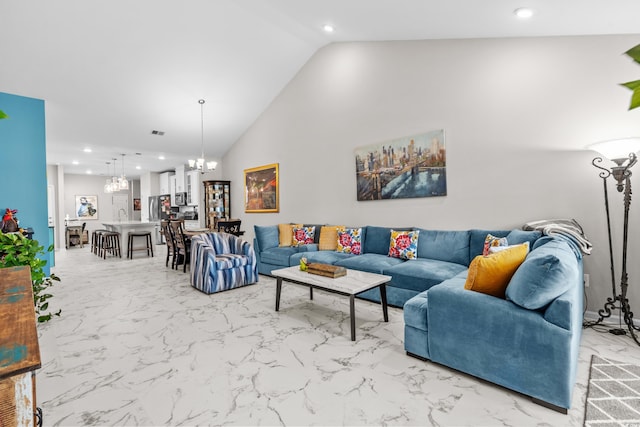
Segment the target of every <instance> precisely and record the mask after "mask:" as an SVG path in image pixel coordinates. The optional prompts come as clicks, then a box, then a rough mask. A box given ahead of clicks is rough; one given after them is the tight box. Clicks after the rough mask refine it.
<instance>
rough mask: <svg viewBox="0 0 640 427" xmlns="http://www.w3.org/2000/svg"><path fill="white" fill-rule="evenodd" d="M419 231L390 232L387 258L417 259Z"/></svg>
mask: <svg viewBox="0 0 640 427" xmlns="http://www.w3.org/2000/svg"><path fill="white" fill-rule="evenodd" d="M419 233H420V231H419V230H415V231H395V230H391V241H390V243H389V256H390V257H393V258H401V259H416V258H418V235H419Z"/></svg>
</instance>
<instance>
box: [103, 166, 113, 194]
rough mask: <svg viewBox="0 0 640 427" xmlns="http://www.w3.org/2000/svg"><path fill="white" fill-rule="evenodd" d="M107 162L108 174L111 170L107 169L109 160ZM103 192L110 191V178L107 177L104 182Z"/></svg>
mask: <svg viewBox="0 0 640 427" xmlns="http://www.w3.org/2000/svg"><path fill="white" fill-rule="evenodd" d="M106 163H107V176H109V174H110V173H111V171H110V170H109V165H110V164H111V162H106ZM104 192H105V193H111V192H112V191H111V178H107V182H106V183H105V184H104Z"/></svg>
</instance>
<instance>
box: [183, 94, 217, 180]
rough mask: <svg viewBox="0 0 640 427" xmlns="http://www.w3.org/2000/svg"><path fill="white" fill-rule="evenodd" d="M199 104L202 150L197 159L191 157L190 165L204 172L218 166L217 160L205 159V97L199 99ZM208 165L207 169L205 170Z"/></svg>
mask: <svg viewBox="0 0 640 427" xmlns="http://www.w3.org/2000/svg"><path fill="white" fill-rule="evenodd" d="M198 104H200V144H201V147H200V149H201V151H200V157H199V158H197V159H196V160H193V159H189V167H190V168H191V169H196V170H199V171H200V172H202V173H205V171H206V170H209V171H212V170H214V169H215V168H216V166H218V163H217V162H214V161H209V162H207V161H205V159H204V99H199V100H198ZM205 166H206V170H205Z"/></svg>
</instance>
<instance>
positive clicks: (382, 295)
mask: <svg viewBox="0 0 640 427" xmlns="http://www.w3.org/2000/svg"><path fill="white" fill-rule="evenodd" d="M380 302H381V304H382V314H383V315H384V321H385V322H388V321H389V312H388V310H387V286H386V285H385V284H384V283H383V284H382V285H380Z"/></svg>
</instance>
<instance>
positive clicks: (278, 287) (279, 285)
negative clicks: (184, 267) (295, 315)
mask: <svg viewBox="0 0 640 427" xmlns="http://www.w3.org/2000/svg"><path fill="white" fill-rule="evenodd" d="M281 291H282V277H278V278H277V279H276V311H280V293H281Z"/></svg>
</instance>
